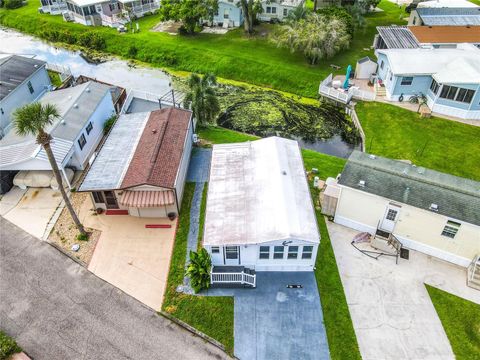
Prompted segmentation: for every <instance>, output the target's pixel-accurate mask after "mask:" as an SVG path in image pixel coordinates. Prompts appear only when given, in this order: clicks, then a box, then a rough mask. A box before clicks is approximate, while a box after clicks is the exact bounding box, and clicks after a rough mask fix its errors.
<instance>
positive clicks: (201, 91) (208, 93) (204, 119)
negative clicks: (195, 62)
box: [184, 74, 220, 125]
mask: <svg viewBox="0 0 480 360" xmlns="http://www.w3.org/2000/svg"><path fill="white" fill-rule="evenodd" d="M216 85H217V79H216V78H215V75H213V74H206V75H205V76H203V77H200V76H198V75H197V74H192V75H190V78H189V79H188V87H189V92H188V93H187V95H186V96H185V100H184V104H185V106H186V107H188V108H190V109H192V111H193V116H194V117H195V119H197V121H198V123H199V124H201V125H206V124H211V123H213V122H214V120H215V117H216V116H217V114H218V112H219V111H220V105H219V103H218V99H217V95H216V94H215V89H214V87H215V86H216Z"/></svg>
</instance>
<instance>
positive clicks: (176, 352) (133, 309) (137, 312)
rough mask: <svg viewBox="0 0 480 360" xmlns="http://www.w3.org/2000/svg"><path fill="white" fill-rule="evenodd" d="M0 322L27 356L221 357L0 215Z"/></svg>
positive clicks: (71, 359)
mask: <svg viewBox="0 0 480 360" xmlns="http://www.w3.org/2000/svg"><path fill="white" fill-rule="evenodd" d="M0 299H1V301H0V328H2V329H3V330H5V331H6V332H7V333H8V334H9V335H11V336H13V337H14V338H16V340H17V341H18V343H19V344H20V346H21V347H22V348H23V349H24V350H25V351H26V352H27V353H28V354H29V355H31V356H32V357H34V358H35V360H42V359H48V360H56V359H61V360H63V359H69V360H75V359H95V360H101V359H116V360H119V359H142V360H143V359H196V360H200V359H224V358H227V356H226V354H225V353H223V352H222V351H221V350H220V349H218V348H216V347H214V346H213V345H210V344H208V343H205V341H204V340H203V339H201V338H199V337H196V336H194V335H193V334H191V333H190V332H188V331H186V330H184V329H183V328H181V327H179V326H177V325H176V324H174V323H172V322H171V321H169V320H167V319H165V318H163V317H161V316H158V315H157V314H156V313H155V312H154V311H152V310H150V309H149V308H147V307H146V306H144V305H143V304H141V303H140V302H139V301H137V300H135V299H134V298H132V297H130V296H129V295H127V294H125V293H123V292H122V291H120V290H118V289H117V288H115V287H114V286H112V285H110V284H109V283H107V282H105V281H103V280H101V279H100V278H98V277H96V276H95V275H93V274H92V273H91V272H89V271H87V270H86V269H85V268H83V267H82V266H80V265H78V264H77V263H75V262H74V261H72V260H71V259H70V258H68V257H66V256H65V255H63V254H61V253H60V252H59V251H57V250H56V249H55V248H53V247H52V246H51V245H49V244H47V243H45V242H42V241H40V240H38V239H36V238H34V237H33V236H31V235H29V234H27V233H26V232H24V231H23V230H21V229H19V228H18V227H16V226H15V225H13V224H11V223H10V222H8V221H6V220H5V219H4V218H2V217H0Z"/></svg>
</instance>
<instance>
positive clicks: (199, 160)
mask: <svg viewBox="0 0 480 360" xmlns="http://www.w3.org/2000/svg"><path fill="white" fill-rule="evenodd" d="M211 158H212V150H211V149H203V148H194V150H193V152H192V157H191V159H190V165H189V167H188V173H187V181H189V182H194V183H195V192H194V193H193V199H192V205H191V208H190V228H189V230H188V238H187V253H186V255H185V256H186V260H185V266H187V265H188V263H189V261H190V251H197V248H198V232H199V231H200V230H199V229H200V208H201V206H202V195H203V189H204V187H205V183H206V182H208V178H209V173H210V160H211ZM177 291H179V292H183V293H186V294H194V291H193V289H192V288H191V286H190V279H189V278H187V277H184V279H183V285H180V286H179V287H178V288H177Z"/></svg>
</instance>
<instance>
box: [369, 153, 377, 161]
mask: <svg viewBox="0 0 480 360" xmlns="http://www.w3.org/2000/svg"><path fill="white" fill-rule="evenodd" d="M368 157H369V158H370V159H372V160H375V159H376V158H377V157H376V156H375V155H373V154H370V155H368Z"/></svg>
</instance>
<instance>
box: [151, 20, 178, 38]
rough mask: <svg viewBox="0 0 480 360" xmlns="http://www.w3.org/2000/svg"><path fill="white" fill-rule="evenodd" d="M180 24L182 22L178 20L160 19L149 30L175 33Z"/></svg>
mask: <svg viewBox="0 0 480 360" xmlns="http://www.w3.org/2000/svg"><path fill="white" fill-rule="evenodd" d="M180 26H182V23H181V22H179V21H172V20H169V21H162V22H159V23H158V24H157V25H155V26H154V27H153V28H152V29H151V30H150V31H154V32H164V33H167V34H171V35H177V34H178V29H179V28H180Z"/></svg>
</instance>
